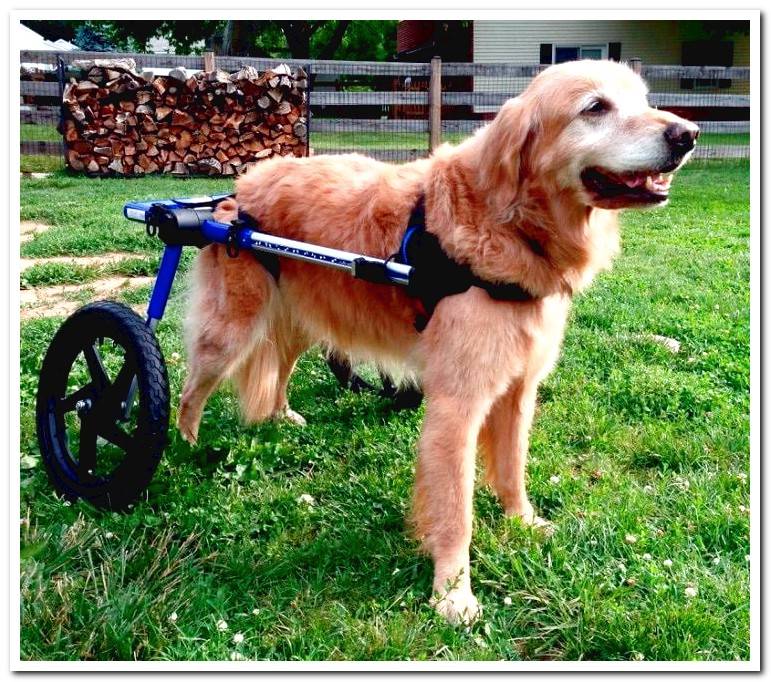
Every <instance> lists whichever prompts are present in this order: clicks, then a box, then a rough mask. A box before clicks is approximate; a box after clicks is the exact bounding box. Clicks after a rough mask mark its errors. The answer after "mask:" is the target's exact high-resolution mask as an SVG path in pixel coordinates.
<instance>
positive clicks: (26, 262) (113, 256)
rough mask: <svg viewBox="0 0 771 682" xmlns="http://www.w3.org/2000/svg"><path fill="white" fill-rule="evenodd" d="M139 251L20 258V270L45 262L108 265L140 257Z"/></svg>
mask: <svg viewBox="0 0 771 682" xmlns="http://www.w3.org/2000/svg"><path fill="white" fill-rule="evenodd" d="M142 257H143V254H141V253H126V252H115V253H103V254H99V255H98V256H51V257H49V258H22V259H20V262H21V271H22V272H24V270H26V269H28V268H31V267H32V266H33V265H43V264H45V263H64V264H67V265H85V266H88V265H96V266H99V265H109V264H110V263H116V262H118V261H121V260H126V259H128V258H142Z"/></svg>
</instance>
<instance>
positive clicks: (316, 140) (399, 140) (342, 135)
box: [21, 122, 750, 151]
mask: <svg viewBox="0 0 771 682" xmlns="http://www.w3.org/2000/svg"><path fill="white" fill-rule="evenodd" d="M480 125H482V123H481V122H480ZM311 128H312V124H311ZM465 137H468V133H445V134H444V136H443V139H444V141H445V142H453V143H457V142H460V141H461V140H462V139H464V138H465ZM21 139H22V141H33V140H34V141H36V140H60V139H61V135H60V134H59V133H58V132H56V127H55V126H52V125H48V124H40V125H38V124H34V123H23V124H22V126H21ZM749 143H750V136H749V133H704V134H702V135H701V137H700V138H699V144H700V145H702V146H710V145H716V144H725V145H741V146H747V145H749ZM311 146H312V147H313V148H314V149H315V150H317V151H322V150H330V151H331V150H334V149H351V148H356V147H362V148H365V149H428V133H414V132H394V133H377V132H371V133H370V132H361V131H346V130H341V131H339V132H315V131H312V132H311Z"/></svg>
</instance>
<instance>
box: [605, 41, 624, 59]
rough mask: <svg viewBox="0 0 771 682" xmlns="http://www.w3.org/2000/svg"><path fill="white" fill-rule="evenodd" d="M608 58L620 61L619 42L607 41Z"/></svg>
mask: <svg viewBox="0 0 771 682" xmlns="http://www.w3.org/2000/svg"><path fill="white" fill-rule="evenodd" d="M608 59H612V60H613V61H614V62H620V61H621V43H608Z"/></svg>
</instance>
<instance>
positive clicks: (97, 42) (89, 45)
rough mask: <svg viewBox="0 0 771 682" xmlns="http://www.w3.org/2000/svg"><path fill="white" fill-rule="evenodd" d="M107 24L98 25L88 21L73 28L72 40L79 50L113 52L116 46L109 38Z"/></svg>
mask: <svg viewBox="0 0 771 682" xmlns="http://www.w3.org/2000/svg"><path fill="white" fill-rule="evenodd" d="M110 33H112V31H110V29H109V26H100V25H98V24H94V23H92V22H90V21H87V22H85V23H84V24H81V25H80V26H78V27H77V28H76V29H75V37H74V38H73V39H72V42H73V43H75V45H77V46H78V47H79V48H80V49H81V50H87V51H88V52H115V49H116V46H115V44H114V43H113V42H112V40H111V36H110Z"/></svg>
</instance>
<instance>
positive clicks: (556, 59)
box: [552, 43, 608, 64]
mask: <svg viewBox="0 0 771 682" xmlns="http://www.w3.org/2000/svg"><path fill="white" fill-rule="evenodd" d="M607 58H608V45H607V43H606V44H605V45H555V46H554V54H553V56H552V63H553V64H561V63H562V62H572V61H575V60H576V59H607Z"/></svg>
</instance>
